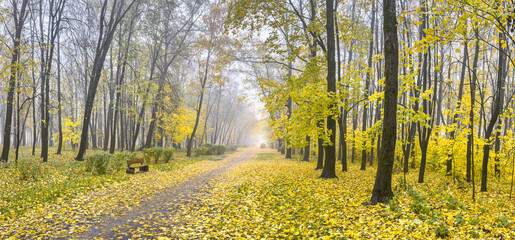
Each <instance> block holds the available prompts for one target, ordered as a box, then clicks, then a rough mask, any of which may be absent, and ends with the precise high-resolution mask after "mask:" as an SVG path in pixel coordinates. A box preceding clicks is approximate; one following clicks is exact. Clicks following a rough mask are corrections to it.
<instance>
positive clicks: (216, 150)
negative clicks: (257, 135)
mask: <svg viewBox="0 0 515 240" xmlns="http://www.w3.org/2000/svg"><path fill="white" fill-rule="evenodd" d="M225 150H226V148H225V146H223V145H213V144H203V145H201V146H200V147H198V148H195V155H197V156H200V155H222V154H224V153H225ZM234 151H235V150H234Z"/></svg>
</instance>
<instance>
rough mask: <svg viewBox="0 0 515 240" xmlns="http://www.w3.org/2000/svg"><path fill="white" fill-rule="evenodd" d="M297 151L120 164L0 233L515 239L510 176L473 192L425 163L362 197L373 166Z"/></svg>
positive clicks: (6, 222)
mask: <svg viewBox="0 0 515 240" xmlns="http://www.w3.org/2000/svg"><path fill="white" fill-rule="evenodd" d="M296 157H298V158H299V159H300V156H296ZM299 159H291V160H286V159H284V156H283V155H280V154H278V153H277V152H276V151H274V150H272V149H241V150H239V151H237V152H235V153H232V154H229V155H228V156H227V157H225V158H223V159H220V158H211V159H210V160H209V159H198V160H197V161H194V162H189V163H188V164H184V165H181V167H173V168H172V167H168V166H167V165H163V166H155V167H154V168H153V166H151V171H150V172H147V173H141V174H135V175H123V174H124V173H120V174H119V175H120V176H119V177H107V178H105V179H104V180H105V181H107V183H105V184H102V185H101V186H97V187H95V188H94V189H90V190H87V191H83V192H79V193H77V194H76V195H74V196H73V197H69V198H58V199H57V200H55V201H53V202H51V203H46V204H45V203H42V204H37V206H36V207H26V209H25V210H24V211H23V212H21V213H19V215H17V216H16V217H5V218H3V219H2V220H0V238H13V239H18V238H22V239H26V238H43V239H48V238H61V239H69V238H76V239H95V238H98V239H105V238H108V239H111V238H120V239H139V238H143V239H154V238H157V239H160V238H161V239H167V238H173V239H176V238H179V239H198V238H200V239H202V238H208V239H209V238H214V239H234V238H244V239H248V238H251V239H258V238H259V239H261V238H286V239H306V238H308V239H309V238H327V239H335V238H341V239H344V238H348V239H370V238H371V239H378V238H381V239H399V238H412V239H423V238H426V239H427V238H438V237H441V238H451V239H452V238H454V239H472V238H480V239H492V238H495V239H515V200H514V199H513V198H511V199H510V198H509V195H508V194H507V192H508V191H509V185H506V184H504V183H498V184H496V183H492V184H491V188H490V191H489V192H486V193H477V196H476V201H475V202H474V201H472V199H471V197H470V196H471V186H469V185H468V184H466V183H465V184H463V183H455V182H454V181H453V180H452V179H451V178H447V177H444V176H442V175H441V173H434V172H429V173H428V175H427V176H426V183H423V184H416V183H415V182H416V177H417V176H416V173H415V171H411V172H410V173H409V174H408V175H407V176H406V179H407V182H408V183H409V184H408V185H406V184H404V181H403V175H402V174H400V173H396V174H395V176H394V183H393V188H394V192H395V197H394V199H393V200H392V201H391V203H390V204H389V205H388V206H384V205H378V206H369V205H366V204H363V203H365V202H367V201H368V200H369V198H370V194H371V190H372V187H373V182H374V175H375V168H372V167H369V168H368V169H367V170H366V171H360V170H359V166H357V164H350V168H349V171H348V172H346V173H342V172H339V173H338V177H339V178H337V179H319V178H318V176H319V175H320V171H315V170H313V169H314V167H315V163H314V162H313V161H311V162H302V161H300V160H299ZM214 160H216V161H214ZM180 161H187V160H186V159H183V160H180ZM180 161H176V162H180ZM171 164H177V163H171ZM153 169H154V170H153ZM2 173H4V172H2ZM4 181H7V180H4ZM89 181H92V180H89ZM92 182H93V183H94V182H95V181H92ZM1 187H2V189H5V188H4V187H9V186H8V185H6V184H3V185H2V186H1ZM2 199H3V198H2ZM4 201H5V200H4ZM19 201H23V200H22V199H20V200H19ZM3 205H6V203H5V202H0V210H1V207H3ZM11 215H12V214H11Z"/></svg>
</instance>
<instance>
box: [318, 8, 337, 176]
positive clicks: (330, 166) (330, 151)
mask: <svg viewBox="0 0 515 240" xmlns="http://www.w3.org/2000/svg"><path fill="white" fill-rule="evenodd" d="M333 3H334V1H333V0H326V18H327V23H326V29H327V52H326V54H327V94H328V95H329V98H330V99H332V100H330V101H332V102H331V104H330V105H329V109H330V111H331V110H332V111H334V110H333V109H335V108H336V109H337V107H336V104H335V103H334V101H335V100H334V96H335V95H336V62H335V52H336V50H335V39H334V7H333ZM335 116H337V114H336V115H335V114H332V115H329V116H328V117H327V120H326V122H327V131H328V132H329V141H330V142H329V143H328V144H327V145H326V146H325V153H326V154H325V162H324V169H323V170H322V175H320V177H321V178H335V177H336V173H335V167H336V166H335V164H336V120H335V119H334V118H335Z"/></svg>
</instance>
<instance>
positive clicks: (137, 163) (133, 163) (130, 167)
mask: <svg viewBox="0 0 515 240" xmlns="http://www.w3.org/2000/svg"><path fill="white" fill-rule="evenodd" d="M144 163H145V160H143V158H137V159H131V160H127V169H126V170H125V172H127V173H131V174H133V173H135V172H136V168H139V171H140V172H148V164H144Z"/></svg>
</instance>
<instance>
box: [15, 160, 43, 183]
mask: <svg viewBox="0 0 515 240" xmlns="http://www.w3.org/2000/svg"><path fill="white" fill-rule="evenodd" d="M16 172H17V175H18V177H19V179H20V180H29V181H38V180H40V179H42V178H43V177H44V176H45V166H44V165H43V163H41V162H40V159H39V158H37V157H35V156H32V155H28V156H23V157H22V158H21V159H20V161H19V162H18V164H17V165H16Z"/></svg>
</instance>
